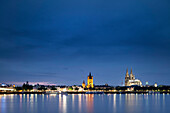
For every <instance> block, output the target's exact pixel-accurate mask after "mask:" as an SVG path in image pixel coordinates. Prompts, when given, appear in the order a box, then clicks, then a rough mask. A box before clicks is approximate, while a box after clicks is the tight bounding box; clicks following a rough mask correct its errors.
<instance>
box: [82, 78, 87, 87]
mask: <svg viewBox="0 0 170 113" xmlns="http://www.w3.org/2000/svg"><path fill="white" fill-rule="evenodd" d="M82 86H83V88H85V87H86V84H85V81H84V80H83V83H82Z"/></svg>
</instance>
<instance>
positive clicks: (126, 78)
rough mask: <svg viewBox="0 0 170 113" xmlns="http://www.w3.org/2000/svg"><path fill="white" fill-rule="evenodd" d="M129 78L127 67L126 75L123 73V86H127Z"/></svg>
mask: <svg viewBox="0 0 170 113" xmlns="http://www.w3.org/2000/svg"><path fill="white" fill-rule="evenodd" d="M129 79H130V77H129V73H128V68H127V70H126V75H125V86H128V82H129Z"/></svg>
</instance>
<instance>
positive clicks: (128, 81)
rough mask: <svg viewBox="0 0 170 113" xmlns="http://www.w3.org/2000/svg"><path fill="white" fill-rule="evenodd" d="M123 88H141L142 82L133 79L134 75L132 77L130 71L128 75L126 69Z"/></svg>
mask: <svg viewBox="0 0 170 113" xmlns="http://www.w3.org/2000/svg"><path fill="white" fill-rule="evenodd" d="M125 86H142V82H141V81H140V80H138V79H135V75H133V73H132V69H131V72H130V75H129V73H128V69H127V70H126V76H125Z"/></svg>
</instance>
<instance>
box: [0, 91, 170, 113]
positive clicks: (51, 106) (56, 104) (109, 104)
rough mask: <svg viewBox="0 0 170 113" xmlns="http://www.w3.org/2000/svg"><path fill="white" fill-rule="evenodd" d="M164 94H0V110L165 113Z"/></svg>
mask: <svg viewBox="0 0 170 113" xmlns="http://www.w3.org/2000/svg"><path fill="white" fill-rule="evenodd" d="M169 104H170V95H166V94H155V95H148V94H108V95H106V94H103V95H94V94H72V95H62V94H59V95H55V94H52V95H45V94H42V95H37V94H23V95H22V94H20V95H16V94H11V95H0V113H167V112H169V111H170V107H169Z"/></svg>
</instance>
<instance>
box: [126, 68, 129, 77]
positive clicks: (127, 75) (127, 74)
mask: <svg viewBox="0 0 170 113" xmlns="http://www.w3.org/2000/svg"><path fill="white" fill-rule="evenodd" d="M126 77H129V73H128V68H127V69H126Z"/></svg>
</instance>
